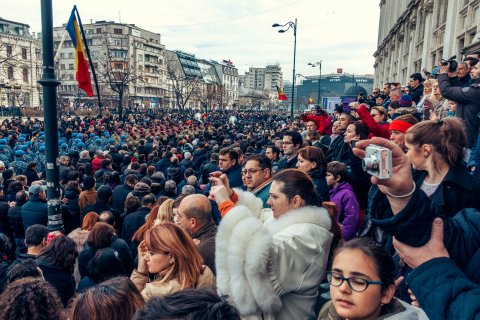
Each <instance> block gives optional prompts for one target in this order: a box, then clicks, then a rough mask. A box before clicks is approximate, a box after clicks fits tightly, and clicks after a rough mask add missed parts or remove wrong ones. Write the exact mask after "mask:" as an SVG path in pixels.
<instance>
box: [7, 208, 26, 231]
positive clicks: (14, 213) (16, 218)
mask: <svg viewBox="0 0 480 320" xmlns="http://www.w3.org/2000/svg"><path fill="white" fill-rule="evenodd" d="M22 205H23V204H22ZM22 205H20V206H19V205H18V204H17V205H16V206H13V207H10V209H8V221H9V223H10V227H11V228H12V232H13V235H14V237H15V238H16V239H24V238H25V229H24V228H23V220H22Z"/></svg>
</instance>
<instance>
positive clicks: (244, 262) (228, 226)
mask: <svg viewBox="0 0 480 320" xmlns="http://www.w3.org/2000/svg"><path fill="white" fill-rule="evenodd" d="M235 192H236V193H237V195H238V202H237V203H236V205H235V207H233V208H232V209H231V210H230V211H229V212H228V213H227V214H226V215H225V216H224V217H223V219H222V222H221V223H220V226H219V228H218V231H217V238H216V252H215V259H216V267H217V277H218V278H217V285H218V288H219V289H220V291H222V292H223V293H225V294H228V295H229V297H230V299H231V301H232V302H233V304H235V305H236V306H237V308H238V309H239V311H240V313H241V315H242V316H244V317H247V316H251V318H248V319H276V320H282V319H289V320H290V319H313V318H314V316H315V314H314V309H315V303H316V297H317V292H318V286H319V285H320V283H321V281H322V279H323V277H324V276H323V272H324V271H325V268H326V265H327V260H328V257H327V256H328V252H329V248H330V243H331V240H332V234H331V233H330V231H329V230H330V228H331V220H330V217H329V216H328V213H327V212H326V210H325V209H324V208H321V207H303V208H300V209H297V210H292V211H291V212H287V213H285V214H283V215H282V216H281V217H280V218H278V219H275V218H273V215H272V212H271V210H270V209H263V204H262V201H261V200H260V199H258V198H256V197H255V196H254V195H253V194H251V193H249V192H242V191H240V190H238V189H236V190H235ZM231 266H236V267H235V268H232V267H231Z"/></svg>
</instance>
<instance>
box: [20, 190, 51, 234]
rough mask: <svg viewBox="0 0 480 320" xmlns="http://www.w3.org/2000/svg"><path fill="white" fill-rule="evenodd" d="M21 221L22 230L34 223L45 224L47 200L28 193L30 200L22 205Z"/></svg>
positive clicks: (46, 219) (46, 220)
mask: <svg viewBox="0 0 480 320" xmlns="http://www.w3.org/2000/svg"><path fill="white" fill-rule="evenodd" d="M22 221H23V228H24V230H27V228H28V227H30V226H33V225H34V224H41V225H44V226H46V225H47V222H48V209H47V202H46V201H45V200H42V199H40V198H39V197H38V196H37V195H33V194H32V195H30V200H28V201H27V202H26V203H25V204H24V205H23V206H22Z"/></svg>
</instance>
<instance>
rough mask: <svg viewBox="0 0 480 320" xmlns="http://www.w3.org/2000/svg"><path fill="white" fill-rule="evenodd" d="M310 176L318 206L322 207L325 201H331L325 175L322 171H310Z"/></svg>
mask: <svg viewBox="0 0 480 320" xmlns="http://www.w3.org/2000/svg"><path fill="white" fill-rule="evenodd" d="M308 175H309V176H310V178H312V180H313V185H314V186H315V191H316V200H317V205H321V204H322V202H324V201H329V200H330V192H329V189H328V185H327V180H326V179H325V173H322V172H320V170H314V171H310V172H309V173H308Z"/></svg>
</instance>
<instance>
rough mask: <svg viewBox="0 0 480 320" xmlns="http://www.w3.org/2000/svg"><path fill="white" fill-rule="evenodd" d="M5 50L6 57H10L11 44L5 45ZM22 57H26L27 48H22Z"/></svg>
mask: <svg viewBox="0 0 480 320" xmlns="http://www.w3.org/2000/svg"><path fill="white" fill-rule="evenodd" d="M5 50H6V51H7V57H8V58H10V57H12V56H13V46H11V45H7V46H5ZM22 59H27V49H26V48H22Z"/></svg>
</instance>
